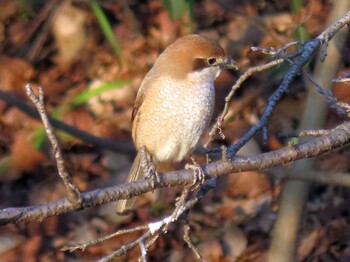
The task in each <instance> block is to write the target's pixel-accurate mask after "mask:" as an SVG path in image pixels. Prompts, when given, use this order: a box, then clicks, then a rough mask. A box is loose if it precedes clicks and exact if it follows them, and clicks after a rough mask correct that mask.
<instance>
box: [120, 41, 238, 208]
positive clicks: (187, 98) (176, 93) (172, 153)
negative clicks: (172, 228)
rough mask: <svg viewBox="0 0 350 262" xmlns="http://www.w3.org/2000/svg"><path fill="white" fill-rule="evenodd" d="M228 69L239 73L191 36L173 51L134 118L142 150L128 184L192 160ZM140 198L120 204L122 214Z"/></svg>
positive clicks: (149, 79)
mask: <svg viewBox="0 0 350 262" xmlns="http://www.w3.org/2000/svg"><path fill="white" fill-rule="evenodd" d="M222 68H227V69H231V68H232V69H237V65H236V63H235V62H234V61H233V60H232V59H231V58H230V57H227V56H226V55H225V52H224V50H223V49H222V47H221V46H220V45H218V44H217V43H216V42H215V41H213V40H211V39H208V38H206V37H203V36H200V35H187V36H184V37H182V38H179V39H178V40H176V41H175V42H174V43H173V44H171V45H170V46H168V47H167V48H166V49H165V50H164V52H163V53H162V54H161V55H160V56H159V57H158V59H157V60H156V62H155V64H154V66H153V67H152V69H151V70H150V71H149V72H148V74H147V75H146V77H145V78H144V80H143V81H142V83H141V85H140V88H139V90H138V93H137V97H136V101H135V105H134V110H133V113H132V138H133V141H134V144H135V146H136V149H137V150H138V153H137V156H136V158H135V161H134V164H133V166H132V168H131V171H130V174H129V176H128V182H132V181H135V180H137V179H139V178H140V176H141V175H147V176H150V175H152V174H149V173H152V172H154V170H155V169H153V168H152V167H149V166H148V164H145V163H149V164H150V165H152V164H155V163H161V162H179V161H181V160H183V159H184V158H185V157H187V156H188V155H190V154H191V153H192V152H193V151H194V150H195V148H196V146H197V145H198V142H199V140H200V138H201V137H202V135H203V133H204V131H205V130H206V128H207V127H208V125H209V123H210V120H211V118H212V113H213V108H214V98H215V91H214V81H215V79H216V78H217V77H218V76H219V74H220V71H221V69H222ZM134 202H135V198H133V199H129V200H119V201H118V203H117V213H125V212H126V211H128V210H130V209H132V207H133V204H134Z"/></svg>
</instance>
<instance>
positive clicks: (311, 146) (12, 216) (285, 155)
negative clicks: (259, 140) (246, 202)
mask: <svg viewBox="0 0 350 262" xmlns="http://www.w3.org/2000/svg"><path fill="white" fill-rule="evenodd" d="M349 143H350V122H345V123H343V124H341V125H339V126H338V127H336V128H334V129H333V130H332V131H331V132H330V133H329V134H328V135H325V136H322V137H316V138H313V139H312V140H310V141H308V142H303V143H301V144H297V145H294V146H287V147H284V148H282V149H279V150H275V151H272V152H269V153H264V154H259V155H255V156H249V157H236V158H234V159H233V160H231V161H222V160H221V161H216V162H213V163H210V164H208V165H205V166H202V168H203V170H204V172H205V174H206V175H207V176H208V177H217V176H222V175H227V174H230V173H237V172H243V171H252V170H267V169H270V168H272V167H276V166H280V165H283V164H286V163H291V162H293V161H295V160H298V159H302V158H306V157H314V156H318V155H320V154H322V153H325V152H329V151H331V150H333V149H336V148H339V147H341V146H343V145H346V144H349ZM192 182H193V172H192V171H191V170H180V171H173V172H168V173H165V174H163V175H160V176H159V183H157V188H163V187H174V186H185V185H190V184H191V183H192ZM152 190H154V188H153V187H152V181H150V180H139V181H136V182H132V183H128V184H124V185H118V186H114V187H108V188H104V189H96V190H93V191H90V192H86V193H82V194H81V196H82V203H81V205H80V207H79V209H84V208H88V207H92V206H97V205H102V204H106V203H110V202H112V201H116V200H120V199H130V198H132V197H135V196H138V195H141V194H144V193H146V192H150V191H152ZM74 210H77V208H76V207H74V205H72V204H71V203H70V202H69V201H68V200H67V199H65V198H63V199H60V200H57V201H54V202H50V203H47V204H42V205H36V206H29V207H18V208H6V209H3V210H1V211H0V225H5V224H8V223H19V222H28V221H33V220H37V221H41V220H43V219H45V218H47V217H49V216H53V215H59V214H64V213H68V212H72V211H74Z"/></svg>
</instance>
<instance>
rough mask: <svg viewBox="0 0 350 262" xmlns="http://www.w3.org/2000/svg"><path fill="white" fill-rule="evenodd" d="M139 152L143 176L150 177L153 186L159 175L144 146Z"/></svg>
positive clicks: (157, 181)
mask: <svg viewBox="0 0 350 262" xmlns="http://www.w3.org/2000/svg"><path fill="white" fill-rule="evenodd" d="M140 153H141V163H140V165H141V167H142V168H143V170H144V174H145V175H144V176H145V178H146V179H151V181H152V188H153V189H154V188H155V185H156V183H159V175H158V172H157V170H156V167H155V165H154V164H153V162H152V159H151V156H150V155H149V154H148V153H147V151H146V149H145V147H142V148H141V150H140Z"/></svg>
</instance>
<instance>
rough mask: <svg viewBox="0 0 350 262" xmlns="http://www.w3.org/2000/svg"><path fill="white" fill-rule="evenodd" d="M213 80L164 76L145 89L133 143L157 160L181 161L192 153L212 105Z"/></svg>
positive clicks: (205, 125)
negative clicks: (183, 79)
mask: <svg viewBox="0 0 350 262" xmlns="http://www.w3.org/2000/svg"><path fill="white" fill-rule="evenodd" d="M214 99H215V92H214V85H213V83H200V84H199V83H197V84H195V83H188V82H186V83H183V82H180V81H176V82H174V81H169V80H164V81H162V82H161V84H160V83H158V85H157V86H154V87H153V86H152V87H150V88H149V90H147V93H146V96H145V100H144V101H143V105H142V107H141V108H140V112H139V118H138V123H134V124H135V125H137V127H135V128H136V130H135V131H136V141H135V143H136V146H137V147H138V148H140V147H142V146H145V147H146V149H147V150H148V152H149V153H150V154H151V155H152V156H153V157H154V158H155V160H156V161H159V162H165V161H181V160H182V159H183V158H185V157H186V156H187V155H188V154H190V153H192V152H193V150H194V149H195V147H196V146H197V144H198V142H199V140H200V138H201V136H202V135H203V133H204V131H205V130H206V128H207V127H208V124H209V122H210V120H211V116H212V112H213V108H214Z"/></svg>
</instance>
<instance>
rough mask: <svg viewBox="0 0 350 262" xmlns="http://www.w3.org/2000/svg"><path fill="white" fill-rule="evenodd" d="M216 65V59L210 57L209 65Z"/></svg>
mask: <svg viewBox="0 0 350 262" xmlns="http://www.w3.org/2000/svg"><path fill="white" fill-rule="evenodd" d="M215 64H216V58H214V57H210V58H209V59H208V65H211V66H212V65H215Z"/></svg>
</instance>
